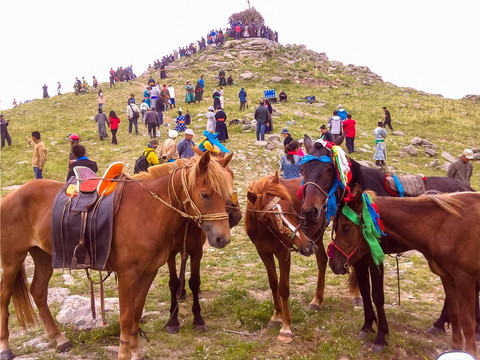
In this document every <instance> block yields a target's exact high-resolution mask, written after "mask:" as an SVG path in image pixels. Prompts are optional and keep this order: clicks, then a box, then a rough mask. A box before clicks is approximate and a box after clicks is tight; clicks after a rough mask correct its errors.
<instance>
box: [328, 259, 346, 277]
mask: <svg viewBox="0 0 480 360" xmlns="http://www.w3.org/2000/svg"><path fill="white" fill-rule="evenodd" d="M328 265H329V266H330V269H331V270H332V271H333V273H334V274H335V275H345V274H347V273H348V265H347V263H346V262H345V261H343V260H341V259H340V257H338V256H334V257H333V258H330V259H329V260H328Z"/></svg>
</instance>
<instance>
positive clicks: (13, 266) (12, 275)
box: [0, 253, 28, 360]
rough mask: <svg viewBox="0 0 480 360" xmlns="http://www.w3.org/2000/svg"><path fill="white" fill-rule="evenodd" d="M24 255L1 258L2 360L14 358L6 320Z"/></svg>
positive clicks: (0, 313) (0, 339)
mask: <svg viewBox="0 0 480 360" xmlns="http://www.w3.org/2000/svg"><path fill="white" fill-rule="evenodd" d="M2 255H5V254H2ZM26 255H27V254H26V253H25V254H20V255H18V256H17V255H12V256H8V257H7V256H2V268H3V273H2V280H1V283H0V289H1V292H0V294H1V296H0V307H1V308H0V324H1V326H0V344H1V353H0V358H1V359H2V360H10V359H13V358H14V357H15V355H14V353H13V351H12V349H11V348H10V343H9V341H8V339H9V336H10V333H9V331H8V318H9V316H10V314H9V312H8V305H9V304H10V299H11V297H12V295H13V288H14V286H15V285H17V279H19V274H20V272H21V271H23V269H22V265H23V261H24V260H25V257H26ZM15 258H16V259H17V261H13V260H14V259H15ZM22 280H23V279H22ZM27 296H28V294H27Z"/></svg>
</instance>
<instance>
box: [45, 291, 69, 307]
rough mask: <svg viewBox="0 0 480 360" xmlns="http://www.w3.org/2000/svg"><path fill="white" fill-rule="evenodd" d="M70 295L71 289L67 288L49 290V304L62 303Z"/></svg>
mask: <svg viewBox="0 0 480 360" xmlns="http://www.w3.org/2000/svg"><path fill="white" fill-rule="evenodd" d="M68 295H70V289H67V288H49V289H48V297H47V304H48V305H51V304H53V303H61V302H62V300H63V299H64V298H66V297H67V296H68Z"/></svg>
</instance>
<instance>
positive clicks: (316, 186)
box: [301, 135, 336, 226]
mask: <svg viewBox="0 0 480 360" xmlns="http://www.w3.org/2000/svg"><path fill="white" fill-rule="evenodd" d="M304 145H305V149H306V150H307V154H308V155H311V156H312V157H314V159H312V161H308V162H304V163H303V164H302V166H301V169H302V175H303V188H302V191H301V195H302V214H303V216H305V221H306V225H307V226H313V225H315V224H317V223H319V222H321V223H324V222H325V221H326V219H325V216H326V205H327V200H328V192H329V191H330V189H331V188H332V187H333V184H334V182H335V178H336V172H335V168H334V166H333V161H332V151H331V150H330V149H329V148H327V147H325V146H323V144H322V143H320V142H313V141H312V139H310V137H309V136H308V135H305V137H304ZM319 159H325V161H320V160H319ZM328 159H330V161H328ZM317 160H318V161H317Z"/></svg>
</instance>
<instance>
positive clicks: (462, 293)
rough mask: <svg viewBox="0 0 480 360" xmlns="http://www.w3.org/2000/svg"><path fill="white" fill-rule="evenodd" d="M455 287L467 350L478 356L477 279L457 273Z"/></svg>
mask: <svg viewBox="0 0 480 360" xmlns="http://www.w3.org/2000/svg"><path fill="white" fill-rule="evenodd" d="M455 289H456V290H457V291H456V295H457V299H456V301H457V303H458V308H459V309H462V311H460V312H459V317H460V325H461V329H462V332H463V336H464V337H465V350H466V351H468V352H469V353H470V354H472V355H473V356H475V357H477V346H476V345H475V298H474V297H475V281H474V279H472V277H471V276H469V275H468V274H465V273H463V272H460V271H458V272H456V273H455Z"/></svg>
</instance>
